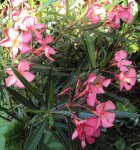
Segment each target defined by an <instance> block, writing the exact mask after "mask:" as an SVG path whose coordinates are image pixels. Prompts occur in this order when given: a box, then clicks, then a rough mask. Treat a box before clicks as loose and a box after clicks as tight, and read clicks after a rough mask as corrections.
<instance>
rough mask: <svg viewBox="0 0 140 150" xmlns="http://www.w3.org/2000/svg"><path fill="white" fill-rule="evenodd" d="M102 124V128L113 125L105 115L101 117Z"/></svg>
mask: <svg viewBox="0 0 140 150" xmlns="http://www.w3.org/2000/svg"><path fill="white" fill-rule="evenodd" d="M102 126H103V127H104V128H110V127H112V126H113V124H112V123H110V122H108V121H107V118H106V117H103V118H102Z"/></svg>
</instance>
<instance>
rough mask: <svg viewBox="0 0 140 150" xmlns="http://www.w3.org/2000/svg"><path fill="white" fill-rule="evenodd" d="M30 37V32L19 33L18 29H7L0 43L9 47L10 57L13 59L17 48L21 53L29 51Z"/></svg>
mask: <svg viewBox="0 0 140 150" xmlns="http://www.w3.org/2000/svg"><path fill="white" fill-rule="evenodd" d="M31 38H32V37H31V34H30V33H28V32H25V33H23V34H20V35H19V32H18V31H16V30H14V29H9V30H8V33H7V37H6V38H5V39H3V40H2V41H0V45H1V46H3V47H11V51H10V57H11V58H12V59H14V58H15V56H16V55H17V53H18V49H20V52H21V53H22V54H24V53H27V52H29V51H30V47H29V45H28V43H29V42H30V40H31Z"/></svg>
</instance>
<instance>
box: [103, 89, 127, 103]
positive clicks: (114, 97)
mask: <svg viewBox="0 0 140 150" xmlns="http://www.w3.org/2000/svg"><path fill="white" fill-rule="evenodd" d="M106 95H107V96H108V97H110V98H111V100H116V101H119V102H122V103H125V104H129V101H128V100H127V99H126V98H124V97H120V96H118V95H116V94H113V93H111V92H108V91H106Z"/></svg>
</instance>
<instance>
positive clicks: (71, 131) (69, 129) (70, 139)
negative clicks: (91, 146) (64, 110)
mask: <svg viewBox="0 0 140 150" xmlns="http://www.w3.org/2000/svg"><path fill="white" fill-rule="evenodd" d="M67 124H68V135H69V136H68V137H69V143H70V150H77V149H78V147H77V144H75V143H74V141H72V134H73V131H74V129H73V128H72V122H71V119H70V117H67Z"/></svg>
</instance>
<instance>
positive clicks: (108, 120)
mask: <svg viewBox="0 0 140 150" xmlns="http://www.w3.org/2000/svg"><path fill="white" fill-rule="evenodd" d="M114 109H116V106H115V105H114V104H113V102H112V101H110V100H108V101H107V102H104V103H101V104H99V105H98V106H97V107H96V111H95V112H94V113H95V114H96V115H97V116H99V120H100V122H101V125H102V126H103V127H105V128H110V127H112V126H113V123H114V121H115V113H114V112H110V110H114Z"/></svg>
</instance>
